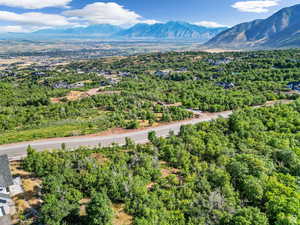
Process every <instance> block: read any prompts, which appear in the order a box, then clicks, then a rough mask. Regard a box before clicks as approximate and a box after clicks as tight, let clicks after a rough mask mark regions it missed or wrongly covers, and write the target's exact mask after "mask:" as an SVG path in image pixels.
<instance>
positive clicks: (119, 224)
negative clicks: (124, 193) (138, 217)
mask: <svg viewBox="0 0 300 225" xmlns="http://www.w3.org/2000/svg"><path fill="white" fill-rule="evenodd" d="M124 208H125V205H124V204H113V210H114V212H115V217H114V219H113V222H112V224H113V225H130V224H132V222H133V221H132V220H133V217H132V216H131V215H129V214H127V213H126V212H125V211H124Z"/></svg>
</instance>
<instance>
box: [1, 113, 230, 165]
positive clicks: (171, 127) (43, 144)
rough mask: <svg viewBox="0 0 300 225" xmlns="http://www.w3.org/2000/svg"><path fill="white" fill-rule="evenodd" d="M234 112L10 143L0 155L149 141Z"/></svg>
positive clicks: (11, 157) (12, 158)
mask: <svg viewBox="0 0 300 225" xmlns="http://www.w3.org/2000/svg"><path fill="white" fill-rule="evenodd" d="M231 114H232V111H227V112H220V113H202V114H199V116H200V118H197V119H191V120H187V121H180V122H177V123H172V124H168V125H162V126H159V127H155V128H149V129H145V130H139V131H132V132H128V133H125V134H117V135H116V134H114V135H109V136H98V137H97V136H96V137H90V136H79V137H66V138H59V139H47V140H38V141H30V142H22V143H16V144H8V145H1V146H0V155H2V154H7V155H8V156H9V158H10V159H11V160H14V159H20V158H22V157H25V156H26V149H27V147H28V145H30V146H31V147H33V148H34V149H36V150H37V151H44V150H47V149H59V148H61V145H62V143H65V144H66V147H67V148H70V149H75V148H78V147H80V146H88V147H95V146H98V145H99V144H101V146H103V147H106V146H110V145H111V144H112V143H117V144H120V145H122V144H125V138H126V137H128V138H131V139H132V140H133V141H135V142H136V143H146V142H147V141H148V133H149V132H150V131H155V132H156V134H157V136H159V137H166V136H168V134H169V132H170V131H173V132H174V133H175V134H178V132H179V131H180V127H181V126H182V125H187V124H196V123H200V122H204V121H211V120H214V119H217V118H218V117H224V118H227V117H229V116H230V115H231Z"/></svg>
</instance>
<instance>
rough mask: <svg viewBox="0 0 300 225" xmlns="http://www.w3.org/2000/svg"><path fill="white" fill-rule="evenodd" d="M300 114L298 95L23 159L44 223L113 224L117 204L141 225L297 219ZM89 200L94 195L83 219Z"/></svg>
mask: <svg viewBox="0 0 300 225" xmlns="http://www.w3.org/2000/svg"><path fill="white" fill-rule="evenodd" d="M299 118H300V101H299V100H298V101H295V102H294V103H293V104H289V105H276V106H272V107H262V108H256V109H244V110H240V111H238V112H236V113H234V114H233V115H232V116H231V117H230V118H229V119H218V120H216V121H212V122H204V123H199V124H196V125H193V126H192V125H189V126H184V127H182V128H181V131H180V133H179V135H178V136H175V135H172V134H171V136H170V137H169V138H158V137H156V135H155V133H153V132H152V133H149V140H150V141H151V142H150V143H148V144H145V145H138V144H134V143H133V142H132V141H131V140H130V139H127V141H126V145H125V146H123V147H119V146H113V147H110V148H96V149H78V150H76V151H70V152H68V151H54V152H51V153H50V152H41V153H37V152H36V151H34V150H33V149H32V148H29V149H28V157H27V158H26V159H25V160H24V161H23V165H24V168H25V169H27V170H28V171H31V172H33V173H35V174H36V175H37V176H39V177H41V178H43V184H42V194H43V204H42V207H41V215H42V218H41V222H43V223H45V224H49V225H56V224H70V225H71V224H72V225H75V224H76V225H77V224H101V223H102V224H110V222H111V219H112V209H111V204H113V203H123V204H125V212H126V213H128V214H130V215H132V216H133V224H137V225H144V224H147V225H148V224H153V225H156V224H165V225H168V224H178V225H185V224H188V225H194V224H195V225H196V224H197V225H198V224H207V225H248V224H249V225H298V224H300V211H299V208H300V191H299V190H300V185H299V172H298V169H297V168H299V167H298V166H299V165H298V163H299V157H300V156H299V148H300V136H299V131H300V126H299ZM100 156H101V157H100ZM99 158H100V160H99ZM82 198H87V199H91V202H90V203H89V204H88V205H87V215H81V216H79V214H78V209H79V205H80V204H79V202H80V200H81V199H82ZM54 205H55V207H54ZM74 221H75V222H74Z"/></svg>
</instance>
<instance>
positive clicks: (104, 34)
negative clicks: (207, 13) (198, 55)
mask: <svg viewBox="0 0 300 225" xmlns="http://www.w3.org/2000/svg"><path fill="white" fill-rule="evenodd" d="M226 29H227V27H220V28H209V27H203V26H198V25H194V24H190V23H186V22H176V21H171V22H167V23H156V24H152V25H149V24H136V25H134V26H132V27H129V28H127V29H125V28H122V27H119V26H114V25H109V24H97V25H90V26H87V27H74V28H65V29H56V28H53V29H44V30H39V31H35V32H32V33H26V34H25V33H18V34H16V33H9V34H6V35H2V36H3V37H5V38H10V37H13V38H18V37H19V38H30V39H53V38H61V39H68V38H76V39H85V38H101V39H114V40H119V39H120V40H138V39H143V40H149V39H164V40H169V39H172V40H194V41H199V42H205V41H208V40H209V39H210V38H212V37H214V36H215V35H217V34H218V33H220V32H221V31H223V30H226Z"/></svg>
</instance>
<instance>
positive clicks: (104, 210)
mask: <svg viewBox="0 0 300 225" xmlns="http://www.w3.org/2000/svg"><path fill="white" fill-rule="evenodd" d="M111 207H112V206H111V201H110V199H109V198H108V197H107V195H106V194H105V193H93V194H92V200H91V202H90V204H89V205H88V207H87V209H86V212H87V214H88V217H87V221H88V224H90V225H111V224H112V223H111V222H112V217H113V210H112V208H111Z"/></svg>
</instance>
